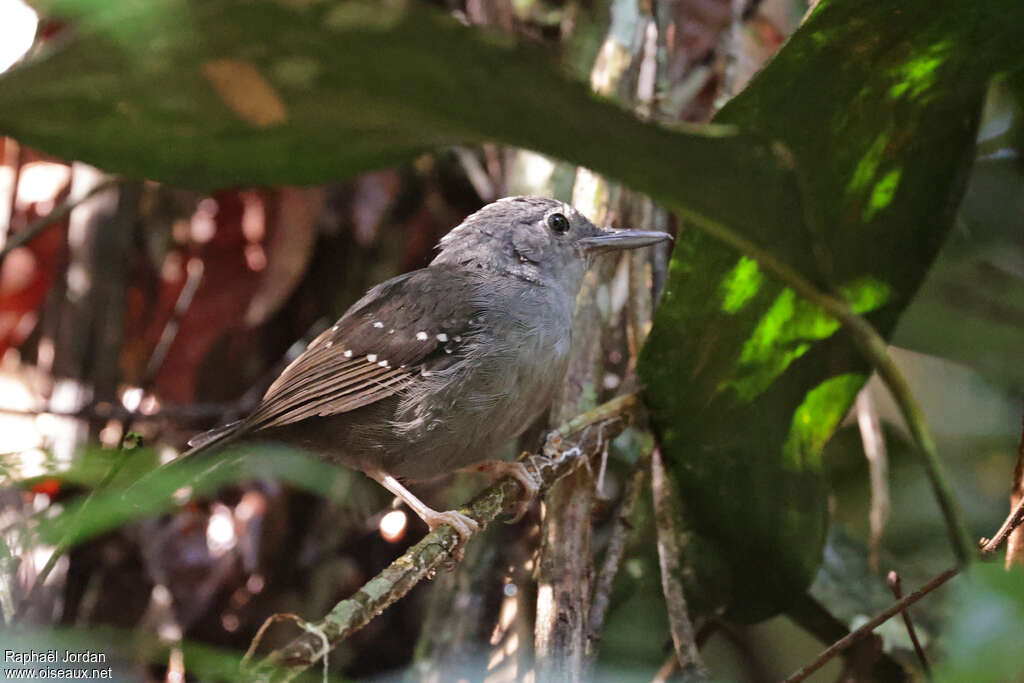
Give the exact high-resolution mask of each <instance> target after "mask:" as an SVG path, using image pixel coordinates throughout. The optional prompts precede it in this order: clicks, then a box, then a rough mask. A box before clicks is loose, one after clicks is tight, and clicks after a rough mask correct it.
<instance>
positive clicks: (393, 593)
mask: <svg viewBox="0 0 1024 683" xmlns="http://www.w3.org/2000/svg"><path fill="white" fill-rule="evenodd" d="M637 403H638V399H637V397H636V395H635V394H627V395H625V396H620V397H619V398H616V399H614V400H612V401H609V402H608V403H605V404H602V405H600V406H598V407H597V408H595V409H594V410H591V411H588V412H586V413H584V414H582V415H579V416H578V417H576V418H574V419H573V420H571V421H570V422H569V423H567V424H565V425H563V426H562V427H561V428H560V429H558V430H557V431H556V432H555V433H554V434H553V435H552V438H549V446H553V447H551V448H549V447H545V456H547V457H537V456H531V455H529V454H524V458H525V462H527V464H528V466H530V467H532V468H534V469H535V471H536V473H537V475H538V476H539V477H540V479H541V481H542V484H541V490H542V491H544V490H546V489H547V488H549V487H550V486H551V485H552V484H553V483H554V482H555V481H557V480H558V479H560V478H561V477H562V476H564V475H566V474H568V473H569V472H571V471H572V470H574V469H575V468H576V466H577V465H579V464H580V463H581V462H583V461H584V460H585V459H586V458H585V457H581V456H583V454H589V453H590V452H591V450H592V448H593V445H594V443H593V442H594V441H596V439H595V435H594V434H593V433H591V430H587V429H586V428H587V427H589V426H591V425H596V424H602V423H606V422H609V421H612V420H615V421H617V423H618V424H617V426H616V427H623V426H625V419H624V418H626V417H628V416H629V415H630V414H631V413H632V412H633V411H634V410H635V408H636V406H637ZM612 428H615V427H609V428H608V429H612ZM579 433H582V435H581V443H579V444H577V445H575V446H573V447H572V448H569V449H567V450H562V449H561V448H560V446H561V445H562V444H563V443H564V439H566V438H568V437H570V436H574V435H576V434H579ZM606 436H607V432H606ZM523 495H524V492H523V490H522V487H521V486H520V485H519V484H518V483H517V482H516V481H514V480H513V479H511V478H509V477H506V478H504V479H501V480H499V481H498V482H496V483H495V484H494V485H493V486H491V487H490V488H488V489H486V490H485V491H483V492H482V493H481V494H480V495H478V496H477V497H476V498H475V499H474V500H473V501H472V502H470V504H469V505H468V506H467V507H465V508H463V509H462V510H461V512H463V513H464V514H468V515H469V516H470V517H472V518H473V519H475V520H476V521H477V522H478V523H479V524H480V531H483V529H485V528H486V526H487V525H488V524H489V523H490V522H491V521H493V520H494V519H495V518H496V517H497V516H498V515H500V514H501V512H502V510H504V509H506V508H510V507H512V506H514V505H515V504H516V503H518V502H519V501H520V500H522V497H523ZM477 533H479V531H478V532H477ZM458 544H459V535H458V533H456V532H455V530H454V529H452V528H451V527H450V526H448V525H442V526H439V527H437V528H436V529H434V530H433V531H431V532H430V533H429V534H427V535H426V536H424V537H423V538H422V539H421V540H420V541H419V543H417V544H416V545H414V546H413V547H411V548H410V549H409V550H407V551H406V552H405V554H404V555H402V556H401V557H399V558H398V559H397V560H395V561H394V562H392V563H391V565H390V566H388V567H387V568H385V569H384V570H383V571H382V572H381V573H380V574H378V575H377V576H375V577H374V578H373V579H371V580H370V581H369V582H367V583H366V584H364V585H363V587H362V588H360V589H359V590H358V591H357V592H356V594H355V595H353V596H352V597H350V598H348V599H347V600H343V601H341V602H339V603H338V604H337V605H335V606H334V609H332V610H331V612H330V613H329V614H328V615H327V616H325V617H324V618H323V619H321V620H320V621H318V622H315V623H313V624H311V625H310V628H311V629H314V630H315V631H316V632H317V633H322V634H323V635H324V636H325V637H326V638H327V643H328V644H329V645H330V647H331V648H333V647H335V646H336V645H337V644H338V643H340V642H341V641H342V640H344V639H345V638H347V637H348V636H350V635H351V634H353V633H355V632H356V631H358V630H359V629H361V628H362V627H363V626H365V625H366V624H368V623H369V622H370V621H371V620H372V619H373V618H374V617H376V616H377V615H378V614H380V613H381V612H383V611H384V610H385V609H387V608H388V607H389V606H390V605H392V604H394V603H395V602H397V601H398V600H400V599H401V598H402V597H404V596H405V594H406V593H408V592H409V591H410V590H412V588H413V587H414V586H416V584H418V583H419V582H420V581H422V580H423V579H425V578H428V577H430V576H432V575H433V574H434V573H435V572H436V571H437V569H438V567H440V566H441V565H442V564H444V562H445V561H447V560H448V559H449V558H451V557H452V556H453V552H454V551H455V549H456V546H458ZM322 654H323V641H322V640H321V639H320V638H315V637H313V636H312V635H311V634H309V633H307V634H304V635H302V636H299V637H298V638H296V639H295V640H293V641H292V642H291V643H289V644H287V645H285V646H284V647H283V648H281V649H279V650H275V651H274V652H271V653H270V654H269V655H267V657H266V658H265V659H264V660H263V661H262V662H260V663H259V664H258V665H256V666H255V667H252V668H249V669H248V670H246V671H244V672H243V680H253V681H291V680H293V679H294V678H295V677H296V676H298V675H299V674H300V673H302V672H303V671H305V670H306V669H307V668H309V667H310V666H312V665H313V664H314V663H315V662H316V661H317V660H318V659H319V658H320V656H322Z"/></svg>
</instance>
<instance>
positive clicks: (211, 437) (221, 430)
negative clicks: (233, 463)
mask: <svg viewBox="0 0 1024 683" xmlns="http://www.w3.org/2000/svg"><path fill="white" fill-rule="evenodd" d="M245 431H246V430H245V420H235V421H234V422H229V423H228V424H226V425H221V426H220V427H215V428H214V429H211V430H209V431H207V432H202V433H200V434H196V435H195V436H193V437H192V438H191V439H189V440H188V445H189V449H188V450H187V451H185V452H184V453H182V454H181V456H180V458H179V460H180V459H184V458H188V457H191V456H193V455H196V454H197V453H200V452H202V451H210V450H214V449H216V448H219V447H221V446H226V445H228V444H229V443H231V442H232V441H234V440H235V439H237V438H238V437H240V436H241V435H242V434H243V433H244V432H245Z"/></svg>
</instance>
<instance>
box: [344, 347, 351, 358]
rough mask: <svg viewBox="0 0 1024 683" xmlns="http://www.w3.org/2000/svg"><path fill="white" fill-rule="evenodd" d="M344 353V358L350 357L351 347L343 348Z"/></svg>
mask: <svg viewBox="0 0 1024 683" xmlns="http://www.w3.org/2000/svg"><path fill="white" fill-rule="evenodd" d="M344 355H345V358H351V357H352V349H345V354H344Z"/></svg>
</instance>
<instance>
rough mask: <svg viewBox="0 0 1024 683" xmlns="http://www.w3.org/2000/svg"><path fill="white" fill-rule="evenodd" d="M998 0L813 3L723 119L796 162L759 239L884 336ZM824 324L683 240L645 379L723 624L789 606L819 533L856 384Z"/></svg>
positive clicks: (709, 247)
mask: <svg viewBox="0 0 1024 683" xmlns="http://www.w3.org/2000/svg"><path fill="white" fill-rule="evenodd" d="M1020 18H1021V8H1020V7H1019V6H1018V5H1017V4H1016V3H1012V2H981V3H956V2H940V3H934V2H923V1H918V2H903V3H899V4H894V3H878V2H866V1H865V2H855V1H849V2H841V1H838V0H833V1H831V2H821V3H820V4H819V5H818V8H817V9H816V10H815V12H814V14H813V15H812V16H811V17H810V18H809V20H808V21H807V22H806V23H805V24H804V26H803V27H802V28H801V29H800V30H799V31H798V32H797V33H796V34H795V35H794V36H793V37H792V39H791V40H790V41H789V43H787V44H786V45H785V47H784V48H783V49H782V50H781V52H780V53H779V54H778V56H777V57H776V58H775V59H774V60H773V61H772V62H771V63H770V64H769V65H768V67H767V68H766V69H765V70H764V71H763V72H762V73H761V74H760V75H759V76H758V77H757V78H756V79H755V80H754V81H753V82H752V83H751V85H750V86H749V87H748V88H747V89H746V90H745V91H744V92H743V93H741V94H740V95H739V96H738V97H737V98H735V99H734V100H733V101H732V102H731V103H730V104H729V105H728V106H727V107H726V108H725V109H724V110H723V111H722V112H721V114H720V116H719V117H718V121H721V122H727V123H732V124H738V125H739V126H741V128H743V129H744V130H750V131H758V132H761V133H762V134H764V135H765V136H766V137H768V138H771V139H779V140H782V141H783V142H784V143H785V144H786V146H787V147H788V148H789V150H791V152H792V153H793V155H794V157H795V159H796V165H797V168H798V173H799V175H800V179H801V187H802V189H803V197H804V205H805V213H804V214H797V213H791V214H788V215H787V216H786V217H785V219H784V220H782V221H777V220H776V219H775V218H773V217H772V216H768V215H765V216H764V217H763V220H762V221H761V224H760V231H761V232H760V234H757V235H754V234H751V233H749V232H747V234H746V236H747V237H750V238H753V239H755V241H756V242H757V243H758V244H759V245H761V246H763V247H765V248H768V249H770V250H771V251H772V252H773V253H774V254H775V255H776V256H777V257H778V258H781V259H782V260H783V261H784V262H786V263H788V264H789V265H791V266H793V267H795V268H796V269H797V270H798V271H800V272H801V273H802V274H803V275H804V276H805V277H806V278H808V279H810V280H811V281H812V282H815V283H816V284H818V285H819V286H820V287H822V288H824V289H826V290H829V291H832V292H836V293H841V294H842V295H843V296H844V297H845V298H847V299H848V300H849V301H850V302H851V304H852V306H853V308H854V309H855V310H857V311H858V312H860V313H862V314H866V315H867V316H868V318H869V320H870V321H871V322H872V323H873V324H874V325H875V326H876V327H877V328H878V329H879V330H880V331H881V332H882V334H883V335H889V334H890V333H891V331H892V329H893V326H894V324H895V322H896V320H897V317H898V316H899V314H900V312H901V311H902V310H903V309H904V307H906V305H907V303H908V301H909V300H910V298H911V296H912V295H913V293H914V291H915V290H916V288H917V287H918V286H919V285H920V283H921V280H922V279H923V277H924V275H925V272H926V271H927V268H928V267H929V265H930V264H931V262H932V260H933V258H934V257H935V254H936V251H937V250H938V248H939V246H940V245H941V244H942V242H943V240H944V238H945V236H946V234H947V232H948V230H949V228H950V226H951V224H952V220H953V215H954V211H955V209H956V207H957V205H958V203H959V201H960V197H961V195H962V192H963V186H964V181H965V178H966V173H967V169H968V168H969V162H970V160H971V158H972V155H973V150H974V140H975V134H976V129H977V121H978V116H979V111H980V107H981V103H982V100H983V97H984V94H985V89H986V87H987V83H988V80H989V77H990V76H991V75H992V74H993V73H995V72H997V71H999V70H1001V69H1006V68H1010V67H1012V66H1014V65H1015V64H1019V62H1020V59H1021V53H1020V51H1019V50H1018V49H1017V48H1016V47H1015V46H1014V42H1013V41H1014V40H1015V38H1014V34H1015V32H1016V29H1015V28H1014V27H1015V26H1017V25H1019V23H1018V22H1019V21H1020ZM837 331H838V325H837V323H836V322H835V321H834V320H833V319H831V318H830V317H828V316H827V315H825V314H824V313H823V312H822V311H820V310H819V309H817V308H816V307H815V306H813V305H811V304H809V303H807V302H806V301H803V300H801V299H800V298H798V297H797V296H796V295H795V294H794V293H793V292H792V291H791V290H788V289H785V288H784V287H782V286H781V284H780V283H779V282H778V281H777V280H775V279H773V278H772V277H770V276H768V275H765V274H764V273H763V271H762V269H761V268H760V267H759V266H758V264H756V263H755V262H753V261H750V260H749V259H745V258H738V257H737V256H736V254H735V252H733V251H731V250H729V249H727V248H724V247H723V246H721V245H720V244H719V243H717V242H715V241H713V240H712V239H710V238H708V237H706V236H705V235H703V234H700V233H698V232H697V231H694V230H684V232H683V234H682V235H681V236H680V238H679V240H678V242H677V246H676V251H675V253H674V255H673V259H672V264H671V276H670V281H669V283H668V286H667V288H666V292H665V298H664V301H663V303H662V306H661V307H660V309H659V310H658V314H657V317H656V319H655V325H654V329H653V332H652V334H651V338H650V341H649V342H648V344H647V346H646V347H645V350H644V353H643V356H642V359H641V366H640V370H641V374H642V375H643V377H644V379H645V381H646V383H647V387H648V390H647V392H646V399H647V402H648V404H649V405H650V406H651V408H652V414H653V417H654V421H655V424H656V425H657V427H658V429H659V431H660V433H661V437H662V441H663V444H664V446H665V448H666V451H667V453H666V455H667V457H668V459H669V460H670V461H671V463H672V466H673V467H674V472H675V475H676V477H677V480H678V482H679V484H680V488H681V491H682V494H683V499H684V500H685V501H686V503H687V510H686V517H687V519H688V520H689V521H692V523H693V525H694V527H695V528H696V529H697V530H698V531H699V532H700V533H701V535H702V536H704V537H705V538H707V539H711V540H713V541H715V542H717V543H718V544H720V546H721V547H722V548H723V552H724V553H725V554H726V556H727V557H728V558H729V565H730V566H731V567H732V568H733V581H732V585H733V586H734V588H735V591H736V593H735V594H734V596H733V599H732V601H731V603H730V604H729V608H730V613H731V615H732V616H734V617H736V618H741V619H759V618H763V617H765V616H767V615H770V614H772V613H774V612H776V611H777V610H779V609H782V608H784V607H785V606H786V605H787V604H788V603H789V602H790V601H792V600H793V599H794V597H795V596H796V595H798V594H799V593H800V592H801V591H803V590H804V589H805V588H806V586H807V584H808V583H809V582H810V580H811V578H812V577H813V576H814V572H815V569H816V568H817V566H818V564H819V562H820V559H821V551H822V544H823V542H824V539H825V528H826V510H825V489H824V485H823V482H822V478H821V449H822V447H823V445H824V443H825V442H826V441H827V440H828V438H829V437H830V435H831V433H832V430H833V429H834V427H835V426H836V424H837V423H838V421H839V420H840V419H841V418H842V417H843V415H844V414H845V413H846V411H847V410H848V408H849V406H850V404H851V402H852V400H853V398H854V397H855V396H856V393H857V391H858V390H859V389H860V387H861V385H862V383H863V381H864V380H865V378H866V377H867V375H868V373H869V372H870V369H869V367H868V366H867V364H866V363H865V362H864V361H863V360H862V358H861V357H860V355H859V354H858V353H857V351H856V350H855V348H854V347H853V345H852V343H851V342H850V341H848V339H847V338H846V336H845V335H843V334H837Z"/></svg>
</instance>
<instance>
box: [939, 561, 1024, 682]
mask: <svg viewBox="0 0 1024 683" xmlns="http://www.w3.org/2000/svg"><path fill="white" fill-rule="evenodd" d="M954 586H955V588H954V590H955V596H954V598H953V600H952V604H951V605H950V609H949V615H948V624H947V628H946V631H945V634H946V637H945V639H944V640H945V641H946V647H947V650H948V658H946V659H945V660H944V662H943V664H942V666H941V667H940V669H939V671H938V673H937V675H936V678H935V680H937V681H942V683H952V682H953V681H965V682H967V681H969V682H970V683H987V682H988V681H991V682H992V683H995V682H996V681H1019V680H1021V676H1024V664H1022V662H1021V656H1020V655H1021V652H1022V651H1024V630H1022V629H1021V623H1024V570H1021V568H1020V567H1017V568H1016V569H1014V570H1012V571H1006V570H1004V569H1003V567H1002V566H1001V565H1000V564H987V565H982V566H978V567H974V568H972V569H971V571H970V573H968V574H967V575H966V576H964V577H961V579H960V580H959V581H957V582H955V583H954Z"/></svg>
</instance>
